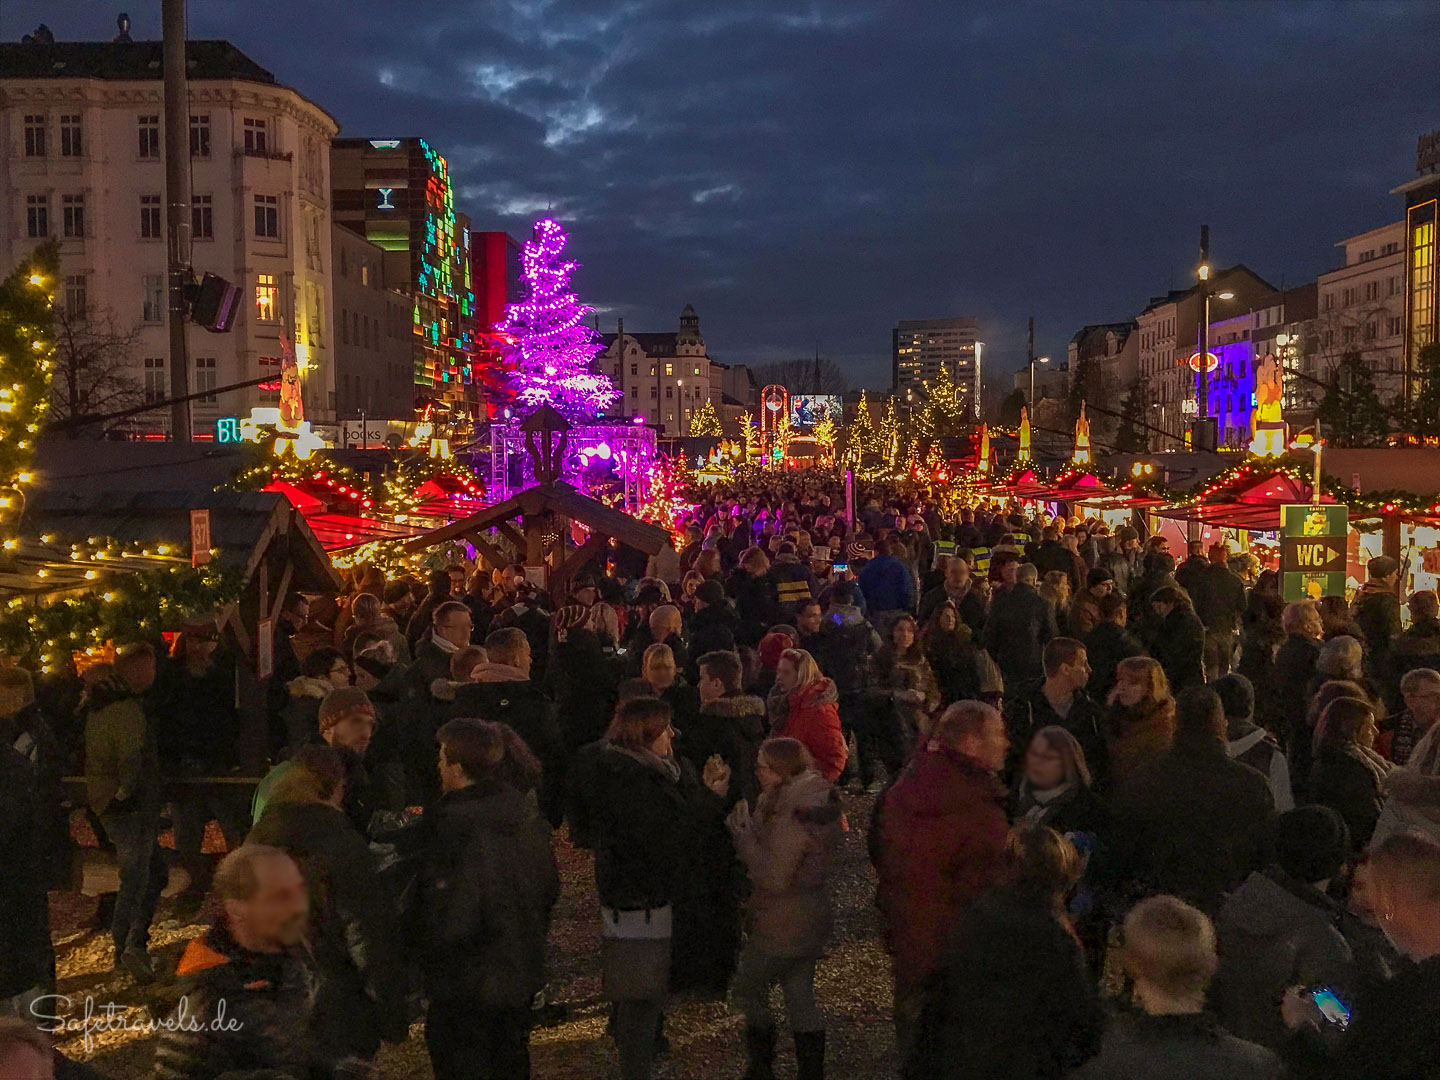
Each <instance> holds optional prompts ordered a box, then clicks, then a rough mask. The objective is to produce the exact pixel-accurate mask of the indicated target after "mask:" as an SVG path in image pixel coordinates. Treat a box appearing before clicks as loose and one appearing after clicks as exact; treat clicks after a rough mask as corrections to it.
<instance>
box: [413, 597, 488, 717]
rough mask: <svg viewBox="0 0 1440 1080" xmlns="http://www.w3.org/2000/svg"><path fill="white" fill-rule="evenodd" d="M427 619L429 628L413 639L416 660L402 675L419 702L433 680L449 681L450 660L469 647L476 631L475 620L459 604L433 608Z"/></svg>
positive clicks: (445, 603)
mask: <svg viewBox="0 0 1440 1080" xmlns="http://www.w3.org/2000/svg"><path fill="white" fill-rule="evenodd" d="M416 614H417V615H418V614H419V612H418V611H417V612H416ZM430 617H431V619H432V622H431V625H430V628H429V629H428V630H427V631H426V632H425V633H424V634H423V635H421V636H420V637H419V638H418V639H416V641H415V659H414V660H413V661H412V662H411V664H410V667H409V668H408V669H407V670H406V672H405V681H406V683H407V684H408V685H409V687H410V693H411V695H412V696H414V697H419V698H423V697H424V695H425V693H426V691H427V690H428V689H429V687H430V684H431V683H433V682H434V681H435V680H436V679H448V678H449V677H450V658H451V657H452V656H454V655H455V654H456V653H457V652H459V651H460V650H461V649H463V648H465V647H466V646H467V645H469V644H470V636H471V634H472V633H473V632H474V629H475V617H474V616H473V615H472V614H471V613H470V609H469V608H468V607H466V606H465V605H464V604H462V603H461V602H460V601H458V600H443V601H441V602H440V603H439V604H436V605H435V607H433V608H432V609H430ZM411 622H412V623H413V622H414V620H413V619H412V620H411Z"/></svg>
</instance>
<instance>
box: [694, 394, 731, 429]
mask: <svg viewBox="0 0 1440 1080" xmlns="http://www.w3.org/2000/svg"><path fill="white" fill-rule="evenodd" d="M690 434H691V435H692V436H702V435H713V436H719V435H723V434H724V431H723V430H722V429H721V427H720V415H719V414H718V413H717V412H716V411H715V406H714V405H712V404H711V403H710V401H709V399H706V401H705V403H704V404H703V405H701V406H700V408H699V409H697V410H696V411H695V412H693V413H691V414H690Z"/></svg>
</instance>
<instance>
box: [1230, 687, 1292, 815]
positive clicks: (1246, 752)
mask: <svg viewBox="0 0 1440 1080" xmlns="http://www.w3.org/2000/svg"><path fill="white" fill-rule="evenodd" d="M1210 688H1211V689H1212V690H1214V691H1215V693H1217V694H1218V695H1220V704H1221V705H1222V706H1223V707H1224V709H1225V752H1226V753H1227V754H1229V755H1230V757H1231V758H1233V759H1234V760H1235V761H1238V762H1240V763H1241V764H1242V765H1249V766H1250V767H1251V768H1252V769H1254V770H1255V771H1256V772H1258V773H1260V774H1261V775H1262V776H1264V777H1265V779H1266V780H1267V781H1269V783H1270V794H1272V795H1273V796H1274V797H1275V810H1276V812H1277V813H1282V814H1283V813H1285V812H1286V811H1287V810H1293V809H1294V807H1295V790H1294V788H1293V787H1292V786H1291V784H1290V762H1289V760H1288V759H1287V758H1286V757H1285V751H1284V750H1283V749H1281V747H1280V743H1279V742H1278V741H1277V740H1276V738H1275V737H1274V736H1273V735H1271V734H1270V733H1269V732H1268V731H1266V730H1265V729H1264V728H1263V727H1261V726H1260V725H1259V724H1257V723H1255V688H1254V687H1253V686H1251V685H1250V680H1249V679H1247V678H1245V676H1244V675H1241V674H1240V673H1239V672H1235V671H1232V672H1231V673H1230V674H1229V675H1222V676H1220V678H1218V679H1216V680H1215V681H1214V682H1213V683H1211V684H1210Z"/></svg>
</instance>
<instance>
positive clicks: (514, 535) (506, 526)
mask: <svg viewBox="0 0 1440 1080" xmlns="http://www.w3.org/2000/svg"><path fill="white" fill-rule="evenodd" d="M495 531H496V532H498V533H499V534H500V535H501V536H503V537H505V539H506V540H509V541H510V543H512V544H514V545H515V551H516V554H517V555H520V556H521V557H523V553H524V551H525V537H524V535H523V534H522V533H521V532H520V530H519V529H517V528H515V526H514V525H511V524H510V522H508V521H497V522H496V523H495Z"/></svg>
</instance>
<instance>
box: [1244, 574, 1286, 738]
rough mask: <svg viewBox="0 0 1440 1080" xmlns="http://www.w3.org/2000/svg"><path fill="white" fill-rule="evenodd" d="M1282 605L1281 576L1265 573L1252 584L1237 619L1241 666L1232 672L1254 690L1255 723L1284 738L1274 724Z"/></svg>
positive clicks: (1277, 725)
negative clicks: (1276, 670) (1239, 675)
mask: <svg viewBox="0 0 1440 1080" xmlns="http://www.w3.org/2000/svg"><path fill="white" fill-rule="evenodd" d="M1284 611H1285V603H1284V601H1283V600H1281V599H1280V576H1279V574H1277V573H1276V572H1275V571H1274V570H1264V571H1262V572H1261V574H1260V576H1259V577H1258V578H1257V579H1256V580H1255V585H1254V587H1253V588H1252V589H1251V590H1250V595H1249V596H1248V597H1247V598H1246V600H1245V610H1244V611H1243V612H1242V613H1241V615H1240V663H1239V664H1238V665H1237V666H1236V668H1235V670H1236V671H1237V672H1238V673H1239V674H1241V675H1244V676H1245V678H1247V679H1249V680H1250V685H1251V686H1253V687H1255V693H1256V698H1255V719H1256V722H1258V723H1259V724H1261V725H1262V726H1264V727H1266V728H1268V729H1270V731H1272V732H1273V733H1276V734H1278V735H1279V736H1280V737H1281V738H1284V734H1285V728H1284V726H1283V724H1282V723H1280V722H1278V721H1277V720H1276V714H1277V709H1278V707H1279V702H1278V701H1277V698H1276V683H1277V682H1278V678H1277V676H1276V673H1275V653H1276V650H1277V649H1279V647H1280V645H1281V643H1282V642H1283V641H1284V640H1285V630H1284V628H1283V624H1282V617H1283V613H1284Z"/></svg>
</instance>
